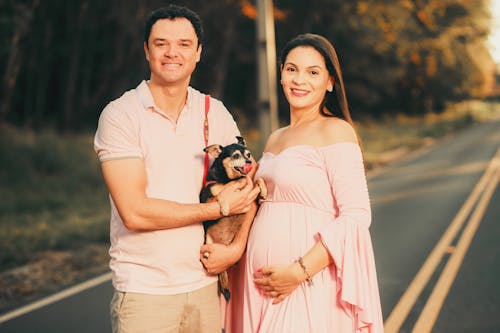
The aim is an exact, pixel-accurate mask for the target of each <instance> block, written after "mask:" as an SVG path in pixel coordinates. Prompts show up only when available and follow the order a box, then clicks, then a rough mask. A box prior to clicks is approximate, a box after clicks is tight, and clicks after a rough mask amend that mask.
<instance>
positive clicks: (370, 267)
mask: <svg viewBox="0 0 500 333" xmlns="http://www.w3.org/2000/svg"><path fill="white" fill-rule="evenodd" d="M323 157H324V162H325V165H326V169H327V173H328V179H329V182H330V188H331V191H332V196H333V199H334V205H335V208H336V211H337V215H336V216H335V217H334V219H333V221H332V223H331V224H329V225H327V226H326V227H324V228H323V229H322V230H320V232H319V236H320V238H321V241H322V242H323V244H324V245H325V246H326V248H327V250H328V251H329V253H330V255H331V257H332V258H333V260H334V265H335V271H336V278H337V291H336V292H337V295H336V297H337V299H338V301H339V303H340V304H341V306H342V307H343V308H344V310H345V311H346V312H347V313H349V314H350V315H351V316H352V317H353V318H354V320H355V325H356V332H358V331H359V332H369V333H378V332H383V319H382V312H381V306H380V297H379V290H378V283H377V274H376V269H375V260H374V255H373V248H372V243H371V237H370V232H369V226H370V223H371V209H370V200H369V195H368V188H367V183H366V177H365V172H364V166H363V158H362V154H361V150H360V148H359V146H358V145H357V144H355V143H341V144H336V145H334V146H333V147H332V148H331V149H326V150H324V152H323Z"/></svg>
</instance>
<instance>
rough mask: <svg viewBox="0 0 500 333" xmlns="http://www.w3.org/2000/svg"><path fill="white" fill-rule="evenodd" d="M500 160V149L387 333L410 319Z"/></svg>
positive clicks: (398, 306)
mask: <svg viewBox="0 0 500 333" xmlns="http://www.w3.org/2000/svg"><path fill="white" fill-rule="evenodd" d="M498 159H500V148H499V149H498V150H497V152H496V154H495V157H493V159H492V160H491V161H490V163H489V164H488V167H487V169H486V171H485V172H484V174H483V176H482V177H481V179H480V180H479V181H478V183H477V184H476V186H475V187H474V189H473V190H472V192H471V194H470V195H469V197H468V198H467V200H466V201H465V202H464V204H463V206H462V207H461V208H460V210H459V211H458V213H457V215H456V216H455V218H454V219H453V221H452V222H451V223H450V225H449V226H448V228H447V229H446V231H445V233H444V234H443V236H441V239H440V240H439V242H438V243H437V244H436V246H435V247H434V249H433V250H432V252H431V253H430V255H429V256H428V257H427V259H426V260H425V262H424V264H423V265H422V267H421V268H420V270H419V271H418V273H417V274H416V275H415V277H414V278H413V280H412V282H411V283H410V285H409V287H408V289H406V291H405V292H404V293H403V295H402V296H401V298H400V300H399V302H398V303H397V304H396V306H395V307H394V309H393V310H392V312H391V314H390V315H389V317H387V320H386V321H385V323H384V331H385V333H398V332H399V329H400V328H401V326H402V325H403V323H404V321H405V320H406V318H407V317H408V314H409V313H410V311H411V309H412V308H413V306H414V304H415V302H416V301H417V299H418V297H419V296H420V294H421V293H422V290H423V289H424V288H425V286H426V285H427V283H428V282H429V279H430V278H431V276H432V274H433V273H434V271H435V270H436V268H437V266H438V265H439V263H440V262H441V259H442V258H443V256H444V255H445V254H446V251H447V250H448V247H449V245H450V244H451V242H452V241H453V239H454V238H455V236H456V235H457V233H458V232H459V231H460V229H461V227H462V226H463V224H464V222H465V220H466V218H467V216H468V215H469V213H470V211H471V210H472V208H473V206H474V204H475V203H476V201H477V200H478V198H479V196H480V195H481V193H482V192H483V190H484V188H485V187H486V185H487V184H488V182H489V180H490V179H491V178H492V176H493V175H494V172H495V168H496V166H497V164H498Z"/></svg>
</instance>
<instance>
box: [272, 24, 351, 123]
mask: <svg viewBox="0 0 500 333" xmlns="http://www.w3.org/2000/svg"><path fill="white" fill-rule="evenodd" d="M299 46H311V47H313V48H314V49H315V50H316V51H318V52H319V53H320V54H321V55H322V56H323V58H324V60H325V64H326V68H327V70H328V73H329V74H330V76H331V77H333V79H334V84H333V91H332V92H328V91H327V92H326V94H325V97H324V99H323V102H322V103H321V106H320V112H321V113H322V114H323V115H325V116H329V117H331V116H336V117H339V118H342V119H344V120H345V121H347V122H348V123H349V124H351V125H353V123H352V119H351V114H350V112H349V106H348V104H347V97H346V94H345V88H344V80H343V79H342V71H341V70H340V63H339V59H338V57H337V52H335V48H334V47H333V45H332V44H331V43H330V42H329V41H328V39H326V38H325V37H323V36H320V35H315V34H302V35H298V36H297V37H295V38H293V39H292V40H290V41H289V42H288V43H287V44H286V45H285V47H284V48H283V49H282V50H281V57H280V62H281V66H283V65H284V63H285V61H286V57H287V56H288V53H290V51H291V50H293V49H294V48H296V47H299Z"/></svg>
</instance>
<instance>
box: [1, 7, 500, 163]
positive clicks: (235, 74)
mask: <svg viewBox="0 0 500 333" xmlns="http://www.w3.org/2000/svg"><path fill="white" fill-rule="evenodd" d="M487 2H488V1H487V0H478V1H470V0H394V1H390V2H387V1H385V0H350V1H344V0H310V1H291V0H275V1H274V5H275V7H276V11H275V13H276V15H275V17H276V22H275V28H276V38H277V41H276V46H277V50H278V51H279V50H280V49H281V47H282V46H283V45H284V43H285V42H286V41H287V40H289V39H290V38H292V37H294V36H295V35H297V34H299V33H304V32H314V33H320V34H323V35H325V36H326V37H328V38H329V39H330V40H331V41H332V42H333V43H334V45H335V47H336V49H337V51H338V53H339V56H340V62H341V65H342V69H343V72H344V78H345V81H346V87H347V95H348V98H349V101H350V105H351V107H352V110H353V111H354V113H378V114H383V113H385V112H406V113H410V114H421V113H425V112H430V111H433V110H434V111H435V110H440V109H442V107H443V106H444V105H445V103H446V102H448V101H457V100H462V99H467V98H469V97H474V98H482V97H484V96H485V95H486V94H487V93H488V91H489V89H490V86H491V82H492V70H493V68H492V62H491V58H490V57H489V55H488V53H487V52H486V49H485V38H486V34H487V32H488V23H489V19H488V15H487V11H486V6H487ZM253 3H254V2H252V1H248V0H213V1H194V0H184V1H181V2H179V4H181V5H186V6H188V7H190V8H192V9H193V10H195V11H196V12H198V13H199V14H200V16H201V17H202V19H203V21H204V26H205V32H206V34H205V35H206V38H205V45H204V48H203V53H202V60H201V62H200V63H199V64H198V68H197V70H196V72H195V74H194V75H193V78H192V83H193V85H194V86H195V87H197V88H199V89H201V90H203V91H207V92H209V93H211V94H212V95H214V96H216V97H219V98H221V99H222V100H223V101H224V102H225V104H226V105H227V106H228V107H229V109H230V110H232V109H238V110H240V113H242V114H244V115H245V117H246V118H247V119H249V120H250V121H254V120H255V119H256V112H255V107H256V105H255V101H256V85H257V82H256V78H255V77H256V70H255V69H256V63H255V61H256V60H255V56H256V54H255V49H256V48H255V17H254V16H253V15H252V14H250V13H251V12H252V6H253ZM165 4H166V3H165V2H164V1H159V0H145V1H125V2H116V1H99V0H86V1H81V0H80V1H62V0H50V1H25V0H23V1H7V2H4V3H2V5H0V6H2V7H0V39H1V40H2V41H3V40H6V41H7V42H5V43H0V75H2V76H1V78H2V81H1V82H0V84H1V85H2V86H1V87H0V122H1V121H2V117H3V118H5V119H7V120H8V122H10V123H14V124H18V125H21V126H28V127H31V128H43V127H45V126H47V125H50V126H54V127H56V128H58V129H62V130H65V131H71V130H81V129H86V128H89V127H91V128H95V124H96V122H97V118H98V115H99V113H100V112H101V110H102V109H103V107H104V106H105V105H106V104H107V103H108V102H109V101H110V100H112V99H114V98H116V97H118V96H119V95H121V94H122V93H123V92H124V91H125V90H128V89H131V88H133V87H135V86H136V85H137V84H138V83H139V81H140V80H142V79H147V78H148V74H149V73H148V72H149V71H148V67H147V63H146V61H145V59H144V53H143V50H142V43H143V40H142V38H143V21H144V18H145V16H146V15H147V14H148V13H149V12H150V11H151V10H153V9H155V8H158V7H160V6H164V5H165ZM11 85H12V86H11ZM280 110H281V116H282V118H285V117H286V115H287V107H286V104H285V102H284V99H283V97H282V96H281V102H280ZM45 167H48V168H51V167H54V168H56V167H57V166H54V165H52V166H50V165H47V166H45Z"/></svg>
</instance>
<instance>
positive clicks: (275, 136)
mask: <svg viewBox="0 0 500 333" xmlns="http://www.w3.org/2000/svg"><path fill="white" fill-rule="evenodd" d="M286 128H288V126H287V127H282V128H278V129H277V130H275V131H273V132H272V133H271V134H270V135H269V138H268V139H267V142H266V146H265V148H264V151H269V150H272V149H273V147H274V146H275V145H276V143H277V142H279V141H280V138H281V135H282V133H283V132H284V130H285V129H286Z"/></svg>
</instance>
